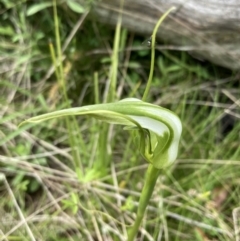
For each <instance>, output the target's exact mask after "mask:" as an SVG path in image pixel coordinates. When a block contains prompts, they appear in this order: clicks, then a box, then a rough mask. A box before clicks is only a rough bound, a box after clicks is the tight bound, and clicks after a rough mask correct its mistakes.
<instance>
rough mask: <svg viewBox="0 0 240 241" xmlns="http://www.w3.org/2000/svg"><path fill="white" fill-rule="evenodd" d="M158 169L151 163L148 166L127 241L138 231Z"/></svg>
mask: <svg viewBox="0 0 240 241" xmlns="http://www.w3.org/2000/svg"><path fill="white" fill-rule="evenodd" d="M160 171H161V170H159V169H156V168H155V167H153V166H152V165H151V164H150V165H149V166H148V169H147V174H146V180H145V184H144V187H143V190H142V193H141V196H140V200H139V204H138V210H137V217H136V219H135V222H134V224H133V226H132V227H131V228H130V230H129V232H128V241H133V240H134V238H135V236H136V235H137V233H138V229H139V226H140V224H141V222H142V219H143V216H144V213H145V210H146V208H147V205H148V203H149V200H150V198H151V196H152V193H153V190H154V187H155V184H156V181H157V179H158V176H159V174H160Z"/></svg>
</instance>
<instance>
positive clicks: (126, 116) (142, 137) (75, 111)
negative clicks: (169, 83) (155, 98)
mask: <svg viewBox="0 0 240 241" xmlns="http://www.w3.org/2000/svg"><path fill="white" fill-rule="evenodd" d="M70 115H88V116H92V117H94V118H96V119H99V120H101V121H105V122H108V123H111V124H120V125H124V126H126V128H125V129H128V130H130V131H133V133H134V135H135V136H136V142H137V145H138V147H139V150H140V153H141V154H142V156H143V157H144V158H145V159H146V160H147V161H148V162H149V163H151V164H152V165H153V166H154V167H155V168H157V169H162V168H165V167H166V166H168V165H169V164H171V163H172V162H174V161H175V160H176V157H177V152H178V145H179V141H180V136H181V132H182V124H181V121H180V120H179V118H178V117H177V116H176V115H175V114H174V113H173V112H171V111H169V110H167V109H165V108H162V107H160V106H157V105H153V104H150V103H147V102H144V101H141V100H139V99H135V98H127V99H124V100H121V101H118V102H115V103H107V104H97V105H89V106H83V107H75V108H69V109H64V110H59V111H55V112H51V113H48V114H43V115H39V116H36V117H33V118H30V119H28V120H26V121H24V122H23V123H22V124H24V123H29V122H30V123H39V122H42V121H46V120H49V119H53V118H58V117H64V116H70Z"/></svg>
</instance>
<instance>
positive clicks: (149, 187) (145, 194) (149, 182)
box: [128, 7, 175, 241]
mask: <svg viewBox="0 0 240 241" xmlns="http://www.w3.org/2000/svg"><path fill="white" fill-rule="evenodd" d="M173 10H175V7H172V8H170V9H169V10H168V11H167V12H165V13H164V14H163V15H162V17H161V18H160V19H159V20H158V22H157V24H156V26H155V28H154V30H153V34H152V43H151V48H152V49H151V50H152V52H151V67H150V73H149V77H148V82H147V86H146V89H145V91H144V94H143V97H142V100H143V101H146V99H147V96H148V94H149V90H150V87H151V84H152V77H153V70H154V62H155V47H154V46H155V39H156V34H157V31H158V28H159V27H160V25H161V23H162V22H163V20H164V19H165V18H166V17H167V15H168V14H169V13H170V12H171V11H173ZM159 174H160V170H159V169H156V168H155V167H153V166H152V165H151V164H149V166H148V169H147V174H146V179H145V184H144V187H143V190H142V193H141V196H140V200H139V204H138V209H137V217H136V219H135V222H134V224H133V226H132V227H131V228H130V229H129V232H128V241H133V240H134V238H135V236H136V235H137V233H138V230H139V227H140V225H141V222H142V219H143V216H144V213H145V210H146V208H147V205H148V203H149V201H150V198H151V196H152V193H153V190H154V187H155V184H156V181H157V179H158V176H159Z"/></svg>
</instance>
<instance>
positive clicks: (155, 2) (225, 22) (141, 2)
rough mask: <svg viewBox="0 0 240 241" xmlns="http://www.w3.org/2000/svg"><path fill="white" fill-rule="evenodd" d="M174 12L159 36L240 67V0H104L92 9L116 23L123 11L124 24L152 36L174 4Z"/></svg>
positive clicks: (208, 58) (231, 66) (226, 63)
mask: <svg viewBox="0 0 240 241" xmlns="http://www.w3.org/2000/svg"><path fill="white" fill-rule="evenodd" d="M172 6H175V7H176V10H175V11H174V12H172V13H171V14H170V15H169V16H168V17H167V19H165V20H164V22H163V24H162V25H161V26H160V29H159V31H158V34H157V37H158V38H159V39H161V40H163V41H167V42H168V43H171V44H174V45H175V46H177V48H179V47H180V49H181V47H182V48H183V49H184V50H186V51H189V52H190V53H193V54H194V55H196V56H198V57H200V58H203V59H206V60H208V61H211V62H213V63H215V64H218V65H221V66H224V67H227V68H230V69H238V68H239V67H240V2H239V0H208V1H204V0H168V1H166V0H125V2H124V6H123V9H122V11H121V8H120V0H101V1H99V2H97V3H96V5H95V6H94V7H93V9H92V13H93V14H94V15H95V16H97V18H98V19H99V20H100V21H102V22H105V23H108V24H112V25H115V24H116V22H117V19H118V14H119V12H122V25H123V26H124V27H126V28H128V29H129V30H131V31H134V32H136V33H140V34H144V35H148V36H150V35H151V33H152V31H153V28H154V26H155V24H156V22H157V21H158V19H159V18H160V16H161V15H162V14H163V13H164V12H166V11H167V10H168V9H169V8H170V7H172Z"/></svg>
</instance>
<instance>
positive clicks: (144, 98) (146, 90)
mask: <svg viewBox="0 0 240 241" xmlns="http://www.w3.org/2000/svg"><path fill="white" fill-rule="evenodd" d="M175 9H176V8H175V7H171V8H170V9H168V10H167V12H165V13H164V14H163V15H162V17H161V18H160V19H159V20H158V22H157V24H156V26H155V28H154V30H153V34H152V44H151V50H152V51H151V67H150V73H149V77H148V81H147V86H146V89H145V91H144V94H143V97H142V100H143V101H146V99H147V96H148V93H149V90H150V87H151V84H152V77H153V70H154V62H155V47H154V46H155V39H156V35H157V31H158V29H159V27H160V25H161V24H162V22H163V20H164V19H165V18H166V17H167V15H168V14H169V13H170V12H172V11H173V10H175Z"/></svg>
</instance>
